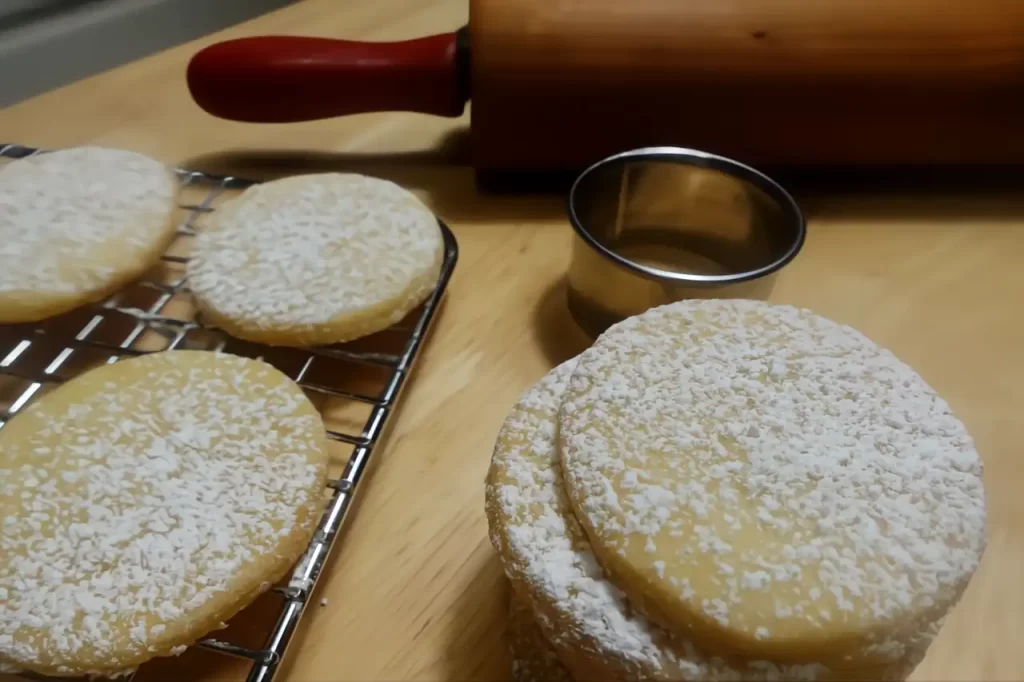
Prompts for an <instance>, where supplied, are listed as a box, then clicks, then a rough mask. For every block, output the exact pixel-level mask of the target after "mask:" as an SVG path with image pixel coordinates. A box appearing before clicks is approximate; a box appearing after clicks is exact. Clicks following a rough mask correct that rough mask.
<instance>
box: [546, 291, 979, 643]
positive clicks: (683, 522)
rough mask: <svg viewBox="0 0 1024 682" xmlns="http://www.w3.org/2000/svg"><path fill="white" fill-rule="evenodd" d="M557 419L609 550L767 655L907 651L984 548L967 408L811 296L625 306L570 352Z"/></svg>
mask: <svg viewBox="0 0 1024 682" xmlns="http://www.w3.org/2000/svg"><path fill="white" fill-rule="evenodd" d="M560 428H561V436H562V440H561V447H562V463H563V466H564V468H565V470H566V474H567V481H568V485H569V489H570V491H571V495H572V498H573V503H574V506H575V509H576V512H577V514H578V515H579V516H580V518H581V519H582V520H583V521H584V523H585V525H586V527H587V531H588V534H589V535H590V537H591V539H592V540H593V541H594V542H595V543H596V544H597V545H598V546H599V547H600V549H601V551H600V552H599V554H600V555H601V556H602V558H603V560H605V561H606V562H607V565H608V567H609V568H610V569H611V570H612V571H613V572H616V573H629V574H630V575H640V576H642V583H643V590H644V592H645V594H647V595H648V596H650V598H652V599H657V600H658V603H659V606H661V607H662V610H663V611H664V612H665V613H667V614H668V616H667V617H669V618H671V619H672V620H673V622H675V623H678V624H679V625H680V626H681V627H683V626H685V625H686V624H691V625H693V626H694V627H698V626H699V628H701V629H702V630H703V629H707V631H708V632H709V633H712V634H711V636H713V637H719V638H721V637H725V636H728V637H730V638H732V639H734V640H738V641H743V642H744V644H745V646H747V647H749V650H751V651H756V652H762V653H763V654H765V655H768V654H771V653H772V652H782V651H786V652H787V653H788V652H789V647H791V646H792V643H793V642H804V643H806V642H816V646H817V648H818V649H817V650H818V651H820V652H822V655H830V656H831V655H836V656H839V655H841V654H844V655H847V656H852V658H853V659H855V660H856V659H872V658H878V659H882V660H883V661H888V660H895V659H900V658H905V657H909V656H913V655H916V651H911V650H910V649H909V648H908V646H907V645H908V643H914V647H917V646H919V645H920V644H921V643H922V642H925V641H926V640H927V639H929V638H930V636H931V633H932V630H933V629H934V628H933V626H934V624H935V623H936V622H938V621H939V620H940V619H941V618H942V617H943V616H944V614H945V613H946V612H947V610H948V609H949V608H950V607H951V606H952V605H953V604H954V603H955V602H956V601H957V600H958V599H959V597H960V595H961V594H962V592H963V590H964V588H965V587H966V584H967V582H968V580H969V579H970V576H971V575H972V573H973V571H974V570H975V568H976V566H977V565H978V562H979V560H980V557H981V554H982V552H983V549H984V546H985V528H986V513H985V496H984V490H983V486H982V468H981V461H980V458H979V457H978V454H977V452H976V451H975V448H974V443H973V441H972V439H971V437H970V436H969V435H968V433H967V431H966V429H965V428H964V426H963V424H962V423H961V422H960V421H959V420H958V419H957V418H956V417H955V416H954V415H953V413H952V411H951V409H950V408H949V406H948V405H947V404H946V403H945V402H944V401H943V400H942V399H941V398H940V397H939V396H937V395H936V394H935V392H934V391H933V390H932V389H931V388H930V387H929V386H928V385H927V384H926V383H925V382H924V380H923V379H922V378H921V377H920V376H918V375H917V374H916V373H915V372H914V371H913V370H911V369H910V368H909V367H907V366H906V365H905V364H903V363H901V362H900V361H899V360H897V359H896V358H895V357H894V356H893V355H892V354H891V353H890V352H888V351H885V350H883V349H881V348H879V347H878V346H877V345H875V344H874V343H872V342H871V341H869V340H868V339H867V338H866V337H864V336H863V335H862V334H860V333H858V332H856V331H854V330H853V329H850V328H849V327H845V326H841V325H838V324H836V323H833V322H831V321H828V320H826V319H823V318H821V317H819V316H816V315H814V314H812V313H810V312H808V311H804V310H799V309H796V308H792V307H788V306H777V305H770V304H766V303H760V302H754V301H736V300H732V301H727V300H710V301H687V302H683V303H677V304H671V305H668V306H664V307H662V308H658V309H655V310H652V311H649V312H648V313H645V314H643V315H640V316H638V317H635V318H632V319H630V320H627V321H625V322H622V323H620V324H619V325H617V326H615V327H613V328H612V329H611V330H609V331H608V332H607V333H606V334H605V335H603V336H602V337H601V338H600V339H599V340H598V341H597V343H596V344H595V345H594V346H593V347H592V348H591V349H589V350H588V351H586V352H585V353H584V354H583V355H582V356H581V358H580V361H579V365H578V368H577V370H576V372H575V374H574V375H573V377H572V379H571V382H570V386H569V389H568V393H567V394H566V398H565V402H564V404H563V406H562V411H561V419H560ZM636 472H642V474H643V476H642V477H638V476H636V475H635V473H636ZM641 479H642V480H641ZM652 544H653V545H654V546H655V547H656V548H657V549H656V551H654V552H650V551H648V548H649V547H650V546H651V545H652ZM683 578H685V579H687V581H688V583H687V589H681V588H680V583H679V581H680V580H681V579H683Z"/></svg>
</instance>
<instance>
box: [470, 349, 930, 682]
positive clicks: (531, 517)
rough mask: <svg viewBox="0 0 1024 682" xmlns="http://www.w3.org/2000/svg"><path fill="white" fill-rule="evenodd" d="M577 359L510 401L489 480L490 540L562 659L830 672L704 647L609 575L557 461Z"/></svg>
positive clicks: (706, 669)
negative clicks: (667, 625) (638, 604)
mask: <svg viewBox="0 0 1024 682" xmlns="http://www.w3.org/2000/svg"><path fill="white" fill-rule="evenodd" d="M575 362H576V361H575V360H572V361H569V362H567V363H564V364H562V365H560V366H559V367H557V368H555V369H554V370H553V371H552V372H550V373H549V374H548V375H547V376H545V377H544V378H543V379H541V380H540V381H539V382H538V383H537V384H535V385H534V386H533V387H532V388H531V389H530V390H529V391H527V392H526V393H525V394H524V395H523V397H522V398H521V399H520V400H519V402H518V403H517V404H516V406H515V407H514V408H513V409H512V410H511V412H510V413H509V415H508V417H507V418H506V420H505V422H504V424H503V425H502V428H501V430H500V432H499V434H498V439H497V443H496V444H495V448H494V454H493V456H492V459H491V466H490V469H489V471H488V475H487V488H486V509H487V519H488V528H489V531H490V537H491V542H492V544H493V545H494V547H495V549H497V551H498V553H499V555H500V556H501V559H502V563H503V565H504V568H505V573H506V575H507V576H508V578H509V580H510V581H511V583H512V586H513V589H514V590H515V592H516V593H517V594H518V595H519V596H520V598H521V599H522V600H523V601H524V602H527V603H528V604H529V608H530V610H531V611H532V612H533V613H534V614H535V616H536V621H537V623H538V624H539V626H540V628H541V629H542V630H543V633H544V635H545V637H546V639H547V641H549V642H550V643H551V645H552V646H553V647H554V649H555V650H556V652H557V653H558V656H559V658H560V659H561V660H562V661H563V662H564V663H565V665H566V666H567V667H568V668H569V670H571V671H572V672H573V674H574V676H575V677H576V678H577V679H581V680H621V681H622V682H630V681H632V680H638V679H642V680H665V681H668V680H692V681H699V680H728V679H732V680H813V679H824V678H828V677H829V675H828V671H826V670H825V669H824V668H823V667H822V666H820V665H817V664H815V663H810V662H808V663H806V664H797V665H790V666H780V665H776V664H774V663H770V662H768V661H749V662H748V661H738V660H725V659H723V658H721V657H711V656H705V655H703V654H702V653H701V652H700V651H699V650H698V649H697V648H696V647H695V646H694V644H693V643H691V641H690V640H689V639H688V638H685V637H681V636H677V635H675V634H673V633H671V632H669V631H668V630H665V629H663V628H661V627H659V626H657V625H655V624H654V623H652V622H650V621H649V620H648V619H647V618H645V617H644V616H643V615H642V614H640V613H638V612H637V611H636V610H635V609H633V608H632V606H631V605H630V603H629V601H628V600H627V598H626V596H625V595H624V594H623V593H622V592H621V591H620V590H619V589H617V588H616V587H615V586H614V585H613V584H612V583H611V582H609V581H608V580H606V577H605V573H604V571H603V570H602V567H601V565H600V564H599V563H598V560H597V558H596V557H595V556H594V553H593V552H592V551H591V548H590V544H589V542H588V541H587V537H586V534H585V533H584V531H583V530H582V529H581V528H580V526H579V524H578V523H577V521H576V518H575V517H574V516H573V511H572V506H571V504H570V502H569V498H568V496H567V495H566V493H565V489H564V487H563V478H562V471H561V468H560V466H559V463H558V450H557V447H556V430H557V429H556V424H557V417H558V408H559V404H560V402H561V399H562V396H563V394H564V392H565V390H566V388H567V386H568V382H569V378H570V376H571V374H572V370H573V367H574V365H575ZM813 660H814V659H813V658H811V659H809V661H813ZM916 662H917V661H914V662H913V663H914V664H916ZM904 668H905V666H904V663H903V662H901V665H900V666H898V669H897V668H893V669H887V670H873V671H858V674H862V675H872V676H874V677H875V678H877V679H899V678H901V677H903V676H904V674H905V673H906V672H909V671H908V670H905V669H904ZM838 677H841V676H840V675H835V674H833V675H831V678H838ZM859 679H870V677H860V678H859Z"/></svg>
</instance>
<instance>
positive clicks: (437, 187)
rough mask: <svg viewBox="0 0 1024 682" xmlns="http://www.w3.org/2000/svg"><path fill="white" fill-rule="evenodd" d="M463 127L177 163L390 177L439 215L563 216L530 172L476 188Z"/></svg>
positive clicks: (216, 170)
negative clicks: (377, 142)
mask: <svg viewBox="0 0 1024 682" xmlns="http://www.w3.org/2000/svg"><path fill="white" fill-rule="evenodd" d="M467 138H468V136H467V134H466V132H465V131H455V132H453V133H451V134H449V135H448V136H446V137H445V138H444V139H443V141H442V143H441V144H440V145H439V146H438V147H436V148H435V149H429V150H422V151H413V152H398V153H383V154H379V153H371V152H352V153H349V152H325V151H318V150H302V149H296V150H289V151H282V150H279V149H273V150H269V149H268V150H260V149H244V150H243V149H239V150H229V151H225V152H219V153H216V154H208V155H203V156H197V157H193V158H191V159H186V160H183V161H181V162H180V165H181V166H182V167H185V168H189V169H191V170H198V171H203V172H207V173H213V174H217V175H236V176H239V177H245V178H251V179H253V180H262V181H265V180H273V179H276V178H280V177H284V176H288V175H296V174H299V173H327V172H341V173H344V172H349V173H362V174H364V175H370V176H374V177H379V178H384V179H386V180H391V181H392V182H395V183H397V184H399V185H401V186H402V187H405V188H406V189H409V190H411V191H414V192H417V193H420V194H422V196H423V199H424V200H425V201H426V202H427V203H428V204H429V205H430V206H431V208H432V209H433V210H434V211H435V212H436V213H437V214H438V215H439V216H441V218H442V219H444V220H448V221H451V222H457V223H459V224H460V226H461V225H471V224H473V223H476V222H486V223H494V222H521V221H529V220H557V219H560V218H562V217H563V216H564V215H565V200H564V192H563V191H561V189H559V188H558V186H557V185H550V184H548V183H546V182H541V183H536V182H531V175H535V174H522V175H520V176H519V177H518V178H511V179H508V180H506V181H503V184H502V190H501V191H499V192H494V191H487V192H482V191H481V188H480V185H479V183H478V177H477V175H476V173H475V172H474V171H473V168H472V161H471V157H470V154H469V149H468V144H469V143H468V139H467Z"/></svg>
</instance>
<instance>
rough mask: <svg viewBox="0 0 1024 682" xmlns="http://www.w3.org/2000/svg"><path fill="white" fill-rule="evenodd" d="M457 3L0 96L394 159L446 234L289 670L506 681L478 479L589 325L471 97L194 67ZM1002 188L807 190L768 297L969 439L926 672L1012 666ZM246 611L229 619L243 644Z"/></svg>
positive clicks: (290, 27) (349, 158) (95, 136)
mask: <svg viewBox="0 0 1024 682" xmlns="http://www.w3.org/2000/svg"><path fill="white" fill-rule="evenodd" d="M466 12H467V10H466V3H465V0H377V1H375V2H344V3H342V2H335V1H334V0H305V1H304V2H299V3H296V4H294V5H291V6H290V7H288V8H286V9H283V10H281V11H278V12H276V13H274V14H270V15H267V16H265V17H262V18H260V19H257V20H255V21H252V22H250V23H247V24H245V25H242V26H240V27H237V28H235V29H232V30H231V31H228V32H226V33H224V34H221V35H218V36H211V37H209V38H206V39H204V40H202V41H199V42H197V43H193V44H189V45H185V46H182V47H180V48H177V49H173V50H171V51H169V52H165V53H161V54H159V55H156V56H153V57H150V58H147V59H144V60H142V61H139V62H136V63H133V64H129V65H127V66H125V67H123V68H120V69H118V70H115V71H113V72H110V73H106V74H102V75H99V76H97V77H94V78H90V79H88V80H85V81H82V82H79V83H75V84H73V85H71V86H68V87H66V88H63V89H61V90H58V91H55V92H52V93H49V94H46V95H43V96H40V97H37V98H35V99H33V100H29V101H26V102H23V103H21V104H19V105H16V106H13V107H11V108H8V109H6V110H4V111H2V112H0V138H2V139H0V142H17V143H21V144H26V145H31V146H37V147H47V148H54V147H62V146H69V145H77V144H85V143H90V144H98V145H107V146H118V147H125V148H129V149H134V150H137V151H140V152H144V153H147V154H150V155H152V156H154V157H156V158H159V159H162V160H165V161H167V162H169V163H173V164H177V165H180V166H183V167H194V168H198V169H203V170H211V171H222V172H230V173H234V174H238V175H247V176H254V177H256V178H269V177H273V176H277V175H282V174H289V173H296V172H305V171H312V170H354V171H359V172H364V173H368V174H373V175H379V176H383V177H387V178H389V179H392V180H395V181H397V182H399V183H401V184H403V185H404V186H406V187H408V188H410V189H412V190H414V191H416V192H417V193H418V194H419V195H420V196H422V197H423V199H424V200H425V201H426V202H428V203H429V205H430V206H432V207H433V208H434V209H435V210H436V212H437V213H438V214H439V215H441V216H442V217H443V218H444V219H445V220H446V221H447V222H448V224H449V225H450V226H451V228H452V230H453V231H454V233H455V235H456V237H457V239H458V241H459V245H460V249H461V255H460V259H459V263H458V266H457V268H456V271H455V275H454V279H453V281H452V283H451V287H450V289H449V294H448V298H447V303H446V305H445V306H444V307H443V309H442V310H441V312H440V316H439V319H438V323H437V325H436V327H435V331H434V334H433V336H432V338H431V339H430V340H429V343H428V344H427V346H426V348H425V351H424V353H423V355H422V357H421V362H420V365H419V368H418V370H417V372H416V373H415V374H414V375H413V377H412V379H411V380H410V382H409V385H408V390H407V391H406V393H405V395H404V404H403V405H402V407H401V409H400V411H399V412H398V413H397V414H396V419H395V421H394V423H393V429H392V431H391V433H390V435H389V437H388V439H387V440H386V441H384V442H383V443H382V446H381V448H380V449H379V450H378V452H377V453H376V465H375V467H374V470H373V474H372V477H370V478H369V479H367V480H365V481H364V482H363V483H364V485H363V494H362V496H361V497H360V499H359V502H358V507H357V508H356V510H355V511H354V513H353V514H352V515H351V516H350V518H349V521H350V523H349V524H348V532H347V533H346V534H345V536H344V538H343V539H342V540H341V541H340V542H339V544H338V546H337V548H336V550H337V551H336V553H335V558H334V560H333V561H332V562H331V563H330V564H329V565H328V567H327V569H326V572H325V575H324V577H323V579H322V580H321V583H320V586H319V588H318V591H317V593H316V594H315V596H314V599H313V602H312V604H311V606H310V608H309V611H308V613H307V617H306V618H305V619H304V621H303V626H302V627H301V629H300V631H299V633H298V634H297V636H296V639H295V641H294V645H293V647H292V648H291V650H290V652H289V656H288V658H287V659H286V661H285V665H284V667H283V668H282V670H281V672H280V674H279V679H281V680H291V681H295V682H318V681H327V680H353V681H360V682H366V681H369V680H382V681H383V680H387V681H396V680H488V681H494V680H505V679H508V671H509V658H508V655H507V653H506V645H505V639H504V629H505V625H504V621H505V603H506V602H505V598H506V592H505V589H506V588H505V586H504V584H503V579H502V572H501V568H500V566H499V564H498V561H497V558H496V556H495V553H494V551H493V550H492V548H491V546H490V544H489V542H488V540H487V534H486V521H485V517H484V511H483V497H484V485H483V481H484V475H485V473H486V470H487V465H488V459H489V457H490V452H491V447H492V445H493V441H494V436H495V434H496V432H497V430H498V428H499V426H500V424H501V422H502V419H503V418H504V416H505V414H506V412H507V410H508V409H509V408H510V407H511V406H512V404H513V403H514V402H515V401H516V399H517V397H518V396H519V395H520V393H521V392H522V391H524V390H525V389H526V388H527V387H528V386H529V385H530V384H531V383H532V382H534V381H535V380H537V379H538V378H540V377H541V376H542V375H543V374H544V373H545V372H546V371H547V370H548V369H550V368H551V367H553V366H554V365H555V364H556V363H558V362H560V361H561V360H564V359H567V358H568V357H569V356H570V355H572V354H574V353H576V352H578V351H579V350H580V349H581V348H582V347H583V346H582V344H583V343H584V342H583V340H582V339H581V338H580V336H579V335H578V333H577V332H576V329H575V327H574V326H573V324H572V322H571V321H570V320H569V318H568V317H567V313H566V310H565V307H564V304H563V298H562V288H561V287H562V277H563V274H564V272H565V267H566V264H567V261H568V257H569V244H570V228H569V226H568V224H567V222H566V219H565V216H564V213H563V200H562V198H561V197H560V196H558V195H550V194H549V195H532V194H531V195H524V194H518V195H507V194H502V195H488V194H484V193H481V192H479V191H478V189H477V187H476V186H475V184H474V177H473V173H472V170H471V168H470V167H469V164H468V160H467V156H466V153H465V141H464V132H465V128H466V126H467V123H468V118H466V117H464V118H462V119H457V120H452V119H442V118H433V117H428V116H423V115H416V114H381V115H360V116H353V117H349V118H343V119H335V120H328V121H321V122H316V123H309V124H293V125H280V126H277V125H274V126H257V125H245V124H238V123H231V122H227V121H220V120H215V119H213V118H211V117H209V116H208V115H206V114H204V113H203V112H202V111H200V110H199V109H198V108H197V107H196V106H195V105H194V104H193V103H192V101H191V99H190V97H189V95H188V92H187V90H186V87H185V82H184V70H185V65H186V63H187V61H188V59H189V57H190V56H191V55H192V54H193V53H194V52H195V51H196V50H197V49H198V48H199V47H200V46H201V45H204V44H207V43H209V42H213V41H214V40H215V39H221V38H224V37H228V36H232V37H233V36H240V35H254V34H263V33H286V34H307V35H324V36H335V37H346V38H358V39H368V40H391V39H401V38H411V37H415V36H420V35H425V34H428V33H432V32H442V31H448V30H452V29H454V28H456V27H458V26H460V25H462V24H463V23H465V21H466ZM1016 194H1017V196H1016V197H1014V196H1012V195H1011V194H1010V193H999V192H993V191H986V192H979V191H977V190H974V191H971V192H967V191H951V190H949V189H948V188H946V189H943V190H942V191H923V190H920V189H918V190H915V191H914V192H913V193H909V194H907V193H902V194H901V193H897V192H893V191H888V192H885V193H879V192H863V191H861V192H856V193H853V192H849V191H847V192H843V193H838V192H835V191H830V192H828V193H823V192H820V191H819V192H816V193H811V194H802V195H801V196H800V199H801V201H802V203H803V206H804V208H805V210H806V212H807V214H808V218H809V235H808V240H807V244H806V246H805V248H804V250H803V252H802V253H801V254H800V255H799V257H798V258H797V259H796V260H795V261H794V262H793V263H792V264H791V265H790V266H789V267H787V268H786V269H785V270H784V271H783V273H782V274H781V276H780V278H779V281H778V283H777V285H776V287H775V290H774V293H773V295H772V299H773V300H775V301H777V302H785V303H791V304H796V305H799V306H806V307H809V308H811V309H813V310H814V311H816V312H818V313H821V314H823V315H826V316H828V317H831V318H833V319H836V320H838V321H841V322H844V323H849V324H851V325H853V326H855V327H857V328H858V329H860V330H862V331H863V332H864V333H866V334H867V335H868V336H870V337H871V338H873V339H874V340H876V341H878V342H879V343H881V344H883V345H885V346H887V347H889V348H891V349H892V350H893V351H894V352H895V353H896V354H897V355H898V356H900V357H901V358H902V359H904V360H905V361H907V362H908V363H909V364H911V365H912V366H914V367H915V368H916V369H917V370H918V371H919V372H920V373H921V374H922V375H923V376H924V377H925V378H926V379H927V380H928V381H929V382H930V383H931V384H932V385H933V386H934V387H935V388H936V389H937V390H938V391H939V392H940V393H941V394H943V395H944V396H945V397H946V399H947V400H948V401H949V402H950V403H951V404H952V406H953V408H954V409H955V410H957V412H958V413H959V414H960V415H961V417H962V418H963V420H964V421H965V422H966V424H967V426H968V428H969V429H970V430H971V432H972V433H973V435H974V436H975V438H976V440H977V445H978V448H979V450H980V451H981V453H982V456H983V458H984V461H985V466H986V481H987V486H988V493H989V505H990V538H989V545H988V551H987V553H986V555H985V558H984V561H983V565H982V567H981V568H980V570H979V571H978V573H977V574H976V576H975V578H974V581H973V582H972V584H971V586H970V589H969V590H968V592H967V594H966V596H965V597H964V599H963V601H962V603H961V604H960V606H959V607H958V608H957V609H956V611H955V612H954V614H953V615H952V616H951V617H950V619H949V620H948V622H947V624H946V626H945V628H944V630H943V632H942V634H941V636H940V638H939V640H938V641H937V642H936V643H935V645H934V646H933V648H932V650H931V652H930V654H929V656H928V658H927V660H926V661H925V663H924V664H922V666H921V667H920V668H919V669H918V670H917V672H916V673H915V675H914V678H915V679H918V680H997V679H998V680H1021V679H1024V646H1021V644H1022V639H1024V451H1022V444H1024V322H1022V318H1021V311H1022V307H1021V301H1022V297H1024V267H1022V264H1021V259H1022V257H1024V195H1022V194H1021V193H1020V192H1019V191H1018V192H1017V193H1016ZM321 600H326V601H325V603H323V605H322V602H321ZM261 609H262V607H261V606H260V604H259V603H258V604H257V605H256V606H254V607H253V608H251V609H249V610H248V611H245V612H243V613H242V614H241V615H239V616H238V617H237V619H236V620H238V621H239V626H240V627H241V628H242V629H244V630H249V631H251V632H250V635H251V636H253V637H254V638H255V640H254V641H253V643H254V644H259V643H260V642H259V639H260V635H259V627H260V623H261V622H263V621H261V618H263V619H264V620H265V616H266V613H264V611H265V609H262V611H261ZM243 667H244V666H243V665H242V664H241V663H236V662H235V661H234V660H232V659H228V658H226V657H222V656H218V655H214V654H209V653H205V652H202V651H190V652H188V653H186V654H185V655H184V656H182V657H181V659H180V660H177V661H174V662H173V663H163V662H161V663H158V664H156V665H152V666H149V667H147V668H144V674H142V675H140V679H144V680H149V679H154V680H155V679H193V680H198V681H204V680H215V679H216V680H233V679H241V677H242V670H243Z"/></svg>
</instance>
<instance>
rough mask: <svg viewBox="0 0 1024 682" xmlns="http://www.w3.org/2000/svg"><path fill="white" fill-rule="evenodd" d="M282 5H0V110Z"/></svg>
mask: <svg viewBox="0 0 1024 682" xmlns="http://www.w3.org/2000/svg"><path fill="white" fill-rule="evenodd" d="M286 4H288V3H287V0H0V107H4V106H9V105H11V104H14V103H16V102H18V101H20V100H22V99H26V98H28V97H31V96H33V95H36V94H39V93H42V92H45V91H47V90H51V89H53V88H56V87H59V86H61V85H64V84H66V83H69V82H72V81H75V80H78V79H80V78H84V77H86V76H90V75H92V74H95V73H98V72H100V71H105V70H107V69H110V68H112V67H114V66H117V65H119V64H123V63H125V62H128V61H132V60H134V59H138V58H139V57H143V56H145V55H147V54H152V53H154V52H158V51H160V50H163V49H166V48H168V47H172V46H174V45H178V44H180V43H183V42H186V41H188V40H192V39H194V38H198V37H200V36H202V35H205V34H207V33H210V32H212V31H216V30H219V29H222V28H226V27H228V26H231V25H233V24H236V23H239V22H242V21H245V20H246V19H249V18H252V17H255V16H258V15H260V14H263V13H265V12H269V11H271V10H274V9H277V8H278V7H282V6H284V5H286Z"/></svg>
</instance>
